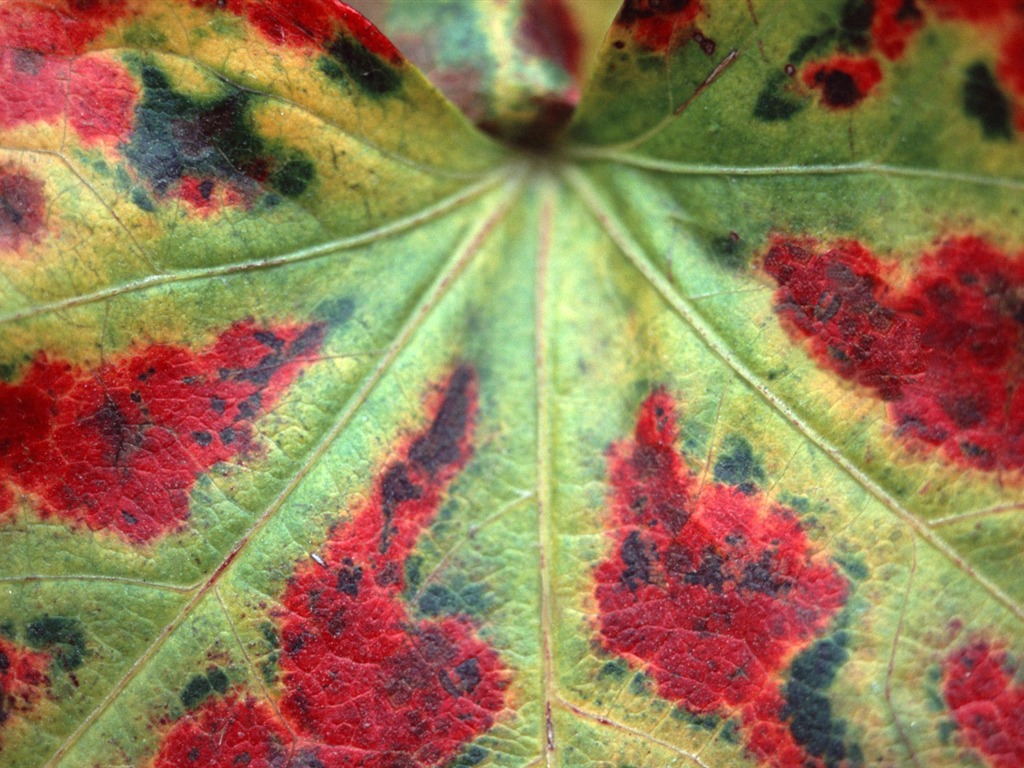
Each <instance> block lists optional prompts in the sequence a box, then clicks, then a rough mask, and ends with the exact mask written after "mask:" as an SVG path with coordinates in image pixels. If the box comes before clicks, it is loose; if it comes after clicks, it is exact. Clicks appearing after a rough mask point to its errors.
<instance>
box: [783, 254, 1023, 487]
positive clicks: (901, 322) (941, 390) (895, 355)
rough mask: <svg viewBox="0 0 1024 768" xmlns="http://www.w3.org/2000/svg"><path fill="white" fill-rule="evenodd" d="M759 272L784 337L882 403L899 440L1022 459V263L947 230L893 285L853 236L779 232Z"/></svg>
mask: <svg viewBox="0 0 1024 768" xmlns="http://www.w3.org/2000/svg"><path fill="white" fill-rule="evenodd" d="M764 268H765V270H766V271H767V272H768V274H770V275H771V276H772V277H773V278H774V279H775V281H776V283H777V284H778V291H777V292H776V311H777V312H778V313H779V315H780V317H781V319H782V322H783V326H784V327H785V328H786V330H787V331H788V333H789V334H790V335H791V336H792V337H793V338H795V339H799V340H801V341H803V342H804V344H805V345H806V346H807V347H808V349H809V350H810V352H811V354H812V355H813V356H814V358H815V359H816V360H817V362H818V364H819V365H822V366H824V367H827V368H830V369H832V370H834V371H836V372H837V373H839V374H840V375H841V376H843V378H845V379H848V380H850V381H854V382H856V383H858V384H860V385H862V386H865V387H868V388H870V389H872V390H874V391H875V393H876V394H877V395H878V396H879V397H881V398H882V399H883V400H885V401H886V402H887V403H888V411H889V417H890V419H891V421H892V422H893V424H894V426H895V428H896V431H897V434H898V435H899V436H900V437H902V438H904V439H907V440H911V441H913V442H915V443H918V444H924V445H929V446H935V447H941V449H942V451H943V453H944V454H945V455H946V456H948V457H950V458H952V459H954V460H956V461H958V462H959V463H961V464H965V465H967V466H972V467H976V468H980V469H1014V468H1020V467H1022V466H1024V388H1022V387H1020V386H1019V384H1020V381H1021V377H1022V375H1024V259H1022V258H1021V257H1017V258H1010V257H1009V256H1007V255H1006V254H1005V253H1003V252H1001V251H1000V250H998V249H997V248H995V247H994V246H993V245H991V244H989V243H988V242H986V241H985V240H983V239H981V238H978V237H956V238H951V239H949V240H947V241H946V242H944V243H942V244H941V245H939V246H938V247H937V248H936V250H934V251H933V252H931V253H928V254H926V255H925V256H924V257H923V258H922V259H921V261H920V262H919V264H918V267H917V270H916V272H915V273H914V274H913V276H912V277H910V278H909V279H907V280H903V281H901V280H900V278H899V275H898V274H897V273H896V272H895V269H894V268H889V269H886V268H884V267H883V266H882V264H881V263H880V262H879V261H878V259H877V258H876V257H875V256H874V255H873V254H871V253H870V252H869V251H868V250H867V249H866V248H865V247H864V246H862V245H860V244H859V243H856V242H853V241H841V242H838V243H834V244H831V245H825V244H820V243H817V242H815V241H814V240H811V239H807V238H803V239H800V238H796V239H794V238H783V237H779V238H777V239H776V240H775V241H774V243H773V244H772V246H771V248H770V249H769V251H768V254H767V256H766V257H765V260H764ZM901 282H902V284H900V283H901Z"/></svg>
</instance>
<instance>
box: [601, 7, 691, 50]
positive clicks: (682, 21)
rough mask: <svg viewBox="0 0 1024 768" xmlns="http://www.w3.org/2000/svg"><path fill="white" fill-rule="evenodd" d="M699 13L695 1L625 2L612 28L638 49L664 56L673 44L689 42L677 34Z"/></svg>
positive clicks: (688, 37) (687, 36)
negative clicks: (622, 34) (628, 35)
mask: <svg viewBox="0 0 1024 768" xmlns="http://www.w3.org/2000/svg"><path fill="white" fill-rule="evenodd" d="M702 10H703V9H702V7H701V3H700V2H699V0H625V2H624V3H623V4H622V8H621V9H619V13H618V16H616V17H615V23H614V27H613V29H619V30H627V31H628V32H629V34H630V35H631V36H632V38H633V42H634V43H636V44H637V45H638V46H640V47H642V48H645V49H647V50H650V51H653V52H655V53H665V52H667V51H669V50H670V49H671V48H672V47H673V45H674V44H675V43H676V41H679V42H686V41H687V40H689V39H690V35H682V36H678V35H677V33H678V32H679V31H681V30H683V29H685V28H687V27H689V26H690V25H692V24H693V22H694V21H695V20H696V19H697V17H698V16H699V15H700V13H701V11H702Z"/></svg>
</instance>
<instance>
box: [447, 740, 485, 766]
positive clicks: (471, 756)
mask: <svg viewBox="0 0 1024 768" xmlns="http://www.w3.org/2000/svg"><path fill="white" fill-rule="evenodd" d="M486 759H487V750H486V749H484V748H483V747H481V746H479V745H477V744H473V745H471V746H469V747H467V748H466V749H465V750H464V751H463V752H462V754H460V755H459V756H458V757H456V758H455V760H454V761H453V762H452V763H451V766H452V768H471V766H474V765H480V763H482V762H483V761H484V760H486Z"/></svg>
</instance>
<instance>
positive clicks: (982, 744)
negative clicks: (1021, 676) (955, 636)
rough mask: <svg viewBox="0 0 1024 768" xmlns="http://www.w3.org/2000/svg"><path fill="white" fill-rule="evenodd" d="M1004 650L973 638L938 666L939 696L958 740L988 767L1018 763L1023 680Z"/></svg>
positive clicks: (1021, 760) (1023, 734)
mask: <svg viewBox="0 0 1024 768" xmlns="http://www.w3.org/2000/svg"><path fill="white" fill-rule="evenodd" d="M1016 675H1017V665H1016V664H1015V663H1012V662H1011V661H1010V660H1009V658H1008V656H1007V654H1006V651H1005V649H1004V648H1003V647H1002V646H1001V645H1000V644H996V643H990V642H989V641H987V640H975V641H973V642H972V643H970V644H969V645H967V646H966V647H963V648H960V649H958V650H956V651H953V653H951V654H950V655H949V656H948V657H947V658H946V662H945V665H944V669H943V696H944V698H945V700H946V704H947V705H948V706H949V709H950V710H951V712H952V713H953V719H954V720H955V721H956V723H957V725H958V726H960V733H961V736H962V738H963V740H964V741H965V742H966V743H967V744H968V745H969V746H970V747H972V748H974V749H975V750H977V751H978V752H980V753H981V754H982V755H984V756H985V758H986V760H987V762H988V764H989V765H991V766H993V768H1019V766H1021V765H1024V685H1021V683H1020V682H1018V680H1017V679H1016Z"/></svg>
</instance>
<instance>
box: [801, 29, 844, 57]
mask: <svg viewBox="0 0 1024 768" xmlns="http://www.w3.org/2000/svg"><path fill="white" fill-rule="evenodd" d="M835 35H836V30H834V29H830V30H828V31H827V32H823V33H821V34H819V35H806V36H804V37H802V38H800V40H799V41H798V42H797V44H796V47H795V48H794V49H793V52H792V53H790V54H789V63H790V64H800V63H801V62H803V60H804V59H806V58H807V57H808V56H809V55H810V54H812V53H818V52H821V51H824V50H825V49H827V48H828V47H829V46H830V45H831V44H832V40H833V38H835Z"/></svg>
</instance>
